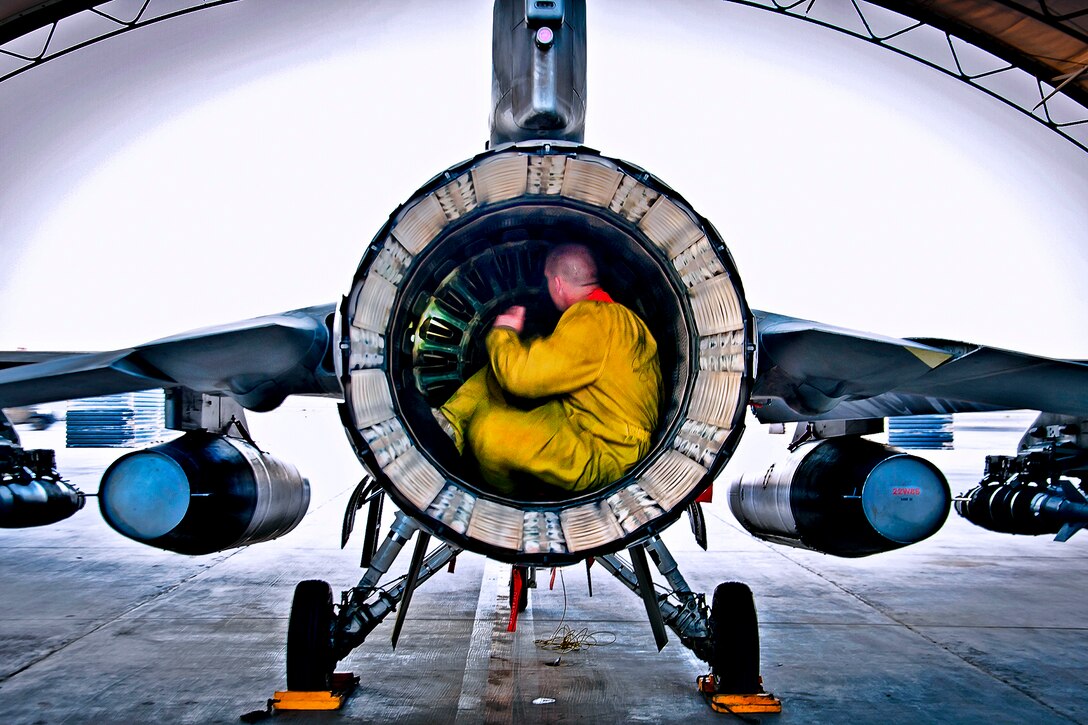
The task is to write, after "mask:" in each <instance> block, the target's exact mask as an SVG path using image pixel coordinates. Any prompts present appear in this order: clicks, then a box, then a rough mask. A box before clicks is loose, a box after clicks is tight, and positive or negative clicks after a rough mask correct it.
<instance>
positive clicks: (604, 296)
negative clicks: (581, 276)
mask: <svg viewBox="0 0 1088 725" xmlns="http://www.w3.org/2000/svg"><path fill="white" fill-rule="evenodd" d="M586 299H587V300H591V301H593V302H615V300H614V299H612V298H611V297H609V296H608V293H607V292H605V291H604V290H603V289H601V288H600V287H598V288H597V289H595V290H593V291H592V292H590V293H589V296H588V297H586Z"/></svg>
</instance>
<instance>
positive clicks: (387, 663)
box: [0, 401, 1088, 725]
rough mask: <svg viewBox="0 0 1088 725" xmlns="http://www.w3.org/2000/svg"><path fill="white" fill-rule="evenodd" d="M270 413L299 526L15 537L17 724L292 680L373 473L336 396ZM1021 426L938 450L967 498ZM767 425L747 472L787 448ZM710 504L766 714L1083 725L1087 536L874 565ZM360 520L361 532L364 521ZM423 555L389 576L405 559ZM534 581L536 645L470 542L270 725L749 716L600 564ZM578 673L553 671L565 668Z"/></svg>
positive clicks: (984, 428)
mask: <svg viewBox="0 0 1088 725" xmlns="http://www.w3.org/2000/svg"><path fill="white" fill-rule="evenodd" d="M285 407H286V409H285V410H281V411H276V412H274V413H270V414H265V415H260V416H253V419H252V420H251V427H252V429H253V432H254V435H255V437H256V438H257V440H258V442H259V443H260V444H261V445H262V447H263V448H264V449H266V450H268V451H270V452H272V453H273V454H275V455H277V456H279V457H281V458H284V459H286V460H290V461H292V462H294V463H295V464H296V465H298V467H299V468H300V470H302V471H303V472H304V473H305V474H306V475H307V476H308V477H309V478H310V481H311V486H312V491H313V500H312V503H311V508H310V513H309V514H308V515H307V517H306V519H305V520H304V521H303V523H302V524H301V525H300V526H299V527H298V528H297V529H296V530H295V531H293V532H292V533H290V534H288V535H287V536H285V537H283V538H281V539H279V540H277V541H274V542H270V543H266V544H259V545H256V546H252V547H249V548H244V549H238V550H232V551H226V552H222V553H218V554H212V555H209V556H200V557H184V556H178V555H175V554H170V553H167V552H161V551H157V550H154V549H150V548H148V547H145V546H142V545H139V544H136V543H134V542H130V541H128V540H127V539H124V538H123V537H121V536H120V535H118V534H115V533H114V532H113V531H112V530H110V529H109V528H108V527H107V526H106V525H105V524H104V523H103V521H102V519H101V517H100V516H99V514H98V511H97V504H96V502H95V501H94V500H93V499H91V500H90V501H89V502H88V506H87V508H86V509H85V510H84V511H81V512H80V513H79V514H77V515H76V516H74V517H73V518H71V519H69V520H68V521H65V522H62V523H60V524H57V525H55V526H52V527H45V528H40V529H26V530H6V531H0V606H2V611H3V616H0V722H2V723H115V722H116V723H164V722H168V723H234V722H238V721H239V720H238V718H239V716H240V715H242V714H243V713H246V712H248V711H252V710H256V709H261V708H263V707H264V705H265V702H266V700H267V699H268V698H270V697H271V696H272V694H273V692H274V691H275V690H279V689H283V688H284V687H285V682H284V656H285V645H284V641H285V636H286V630H287V616H288V611H289V609H290V602H291V597H292V594H293V590H294V586H295V584H296V583H297V582H298V581H300V580H303V579H315V578H316V579H325V580H327V581H329V582H330V583H332V585H333V589H334V592H336V593H338V592H339V591H341V590H342V589H346V588H348V587H350V586H352V585H353V584H354V583H356V582H357V580H358V578H359V576H360V575H361V570H359V568H358V558H359V547H360V546H361V543H360V541H359V539H360V538H361V537H359V536H358V534H357V535H356V539H355V540H354V541H352V542H349V544H348V547H347V549H346V550H343V551H342V550H341V549H340V548H339V537H340V522H341V518H342V515H343V510H344V506H345V504H346V500H347V497H348V495H349V494H350V492H351V490H352V488H353V487H354V485H355V483H356V482H357V481H358V478H359V473H360V469H359V466H358V463H357V462H356V461H355V459H354V456H353V454H352V453H351V451H350V449H349V446H348V444H347V440H346V438H345V436H344V435H343V432H342V431H341V429H340V426H339V422H338V421H337V419H336V414H335V409H334V408H333V407H332V406H330V405H328V404H326V403H325V402H324V401H316V402H315V401H304V402H289V404H288V406H285ZM1026 421H1030V418H1024V416H1020V417H1019V418H1016V417H1015V416H1013V417H1011V418H1009V419H1004V418H1002V419H998V420H997V421H996V423H994V422H993V421H992V419H991V420H988V421H983V422H982V423H980V424H979V425H978V426H976V428H977V429H975V430H971V429H969V428H968V426H967V425H965V426H963V430H962V431H959V430H958V431H957V438H958V441H959V446H960V448H961V450H957V451H953V452H937V453H934V454H932V455H931V456H930V457H931V459H932V460H934V461H936V462H937V463H938V465H940V466H942V468H944V469H945V471H946V473H947V474H948V475H949V479H950V483H951V486H952V489H953V493H960V492H962V491H964V490H966V489H967V488H969V487H970V486H971V485H973V484H974V482H976V481H977V479H978V477H979V474H980V472H981V467H982V460H983V456H984V455H985V454H986V453H999V452H1009V451H1011V450H1012V449H1013V448H1014V447H1015V444H1016V440H1017V439H1018V438H1019V435H1018V434H1017V433H1015V432H1013V431H1011V430H1009V429H1008V428H1009V426H1010V425H1015V424H1020V423H1024V424H1026ZM20 433H21V434H22V435H23V436H24V444H25V445H26V446H27V447H31V448H33V447H56V448H57V455H58V459H59V463H60V467H61V470H62V472H63V473H64V474H65V475H66V476H68V477H69V478H70V479H71V480H72V481H73V482H74V483H76V484H77V485H79V486H80V487H81V488H82V489H83V490H84V491H87V492H94V491H95V490H96V489H97V485H98V483H97V481H98V475H99V474H100V472H101V470H102V469H103V468H104V467H105V466H106V465H107V464H108V463H109V462H110V461H111V460H112V459H113V458H115V457H117V456H118V455H120V454H121V453H123V451H118V450H67V449H64V448H63V427H62V426H57V427H55V428H53V429H52V430H50V431H46V432H42V433H35V432H32V431H25V430H20ZM786 442H787V441H786V439H784V438H783V437H781V436H767V435H766V434H765V433H764V431H763V429H762V428H760V427H758V426H754V427H753V428H752V429H750V430H749V432H748V434H747V435H746V438H745V442H743V443H742V448H741V450H740V451H739V452H738V455H737V456H736V458H735V460H734V461H733V462H731V463H730V466H729V468H728V469H727V473H726V475H725V477H726V478H728V477H729V476H731V475H732V474H733V473H735V472H737V471H738V470H741V469H742V468H744V467H747V468H756V467H759V466H761V465H763V466H765V465H766V464H768V463H769V462H770V461H769V460H768V458H767V456H768V455H770V452H771V451H777V450H780V449H781V448H783V447H784V446H785V444H786ZM719 488H720V490H719V492H718V497H717V498H718V500H717V501H716V502H715V503H714V504H711V505H710V506H708V507H707V514H708V516H707V524H708V529H709V537H710V551H709V552H702V551H701V550H699V549H698V547H697V546H696V544H695V543H694V540H693V538H692V536H691V534H690V532H689V531H688V528H687V524H686V521H685V520H684V519H681V521H680V522H679V523H678V525H676V526H674V527H673V528H672V529H670V530H669V532H668V533H667V536H666V543H667V544H668V545H669V546H670V548H671V549H672V551H673V553H674V555H675V556H676V558H677V559H678V561H679V563H680V565H681V569H682V571H683V572H684V573H685V575H686V577H687V578H688V581H689V583H690V584H691V585H692V587H693V588H694V589H696V590H697V591H704V592H708V593H709V592H712V591H713V589H714V587H715V586H716V585H717V584H718V583H719V582H721V581H729V580H739V581H744V582H747V583H748V584H749V585H750V586H751V588H752V590H753V592H754V594H755V600H756V606H757V609H758V613H759V619H760V633H761V645H762V672H763V678H764V684H765V687H766V688H767V689H768V690H770V691H772V692H774V693H775V694H776V695H777V696H778V697H780V698H781V700H782V702H783V712H782V713H781V714H780V715H760V716H759V718H760V719H761V720H762V721H763V722H765V723H783V724H785V723H842V722H866V723H867V722H874V723H875V722H879V723H912V724H913V723H938V722H939V723H946V722H970V723H976V722H986V723H990V724H993V723H1025V722H1031V723H1068V722H1082V723H1088V697H1086V694H1085V693H1088V647H1086V646H1085V645H1088V628H1086V625H1085V616H1084V615H1085V613H1086V608H1085V607H1086V605H1085V592H1086V582H1088V576H1086V575H1088V556H1086V554H1088V533H1080V534H1078V535H1076V536H1074V537H1073V539H1072V540H1071V541H1069V542H1068V543H1065V544H1058V543H1055V542H1052V541H1050V539H1049V537H1013V536H1007V535H1000V534H993V533H990V532H987V531H984V530H982V529H978V528H976V527H974V526H972V525H971V524H969V523H967V522H966V521H964V520H962V519H960V518H959V517H958V516H957V515H956V514H955V513H953V514H952V515H951V516H950V518H949V520H948V523H947V524H946V525H945V527H944V528H943V529H942V530H941V531H940V532H939V533H938V534H937V535H936V536H934V537H932V538H931V539H929V540H927V541H925V542H922V543H921V544H918V545H916V546H913V547H908V548H907V549H904V550H901V551H897V552H891V553H888V554H883V555H879V556H875V557H870V558H867V559H861V560H847V559H836V558H833V557H829V556H824V555H820V554H815V553H811V552H807V551H802V550H797V549H791V548H787V547H781V546H775V545H770V544H766V543H764V542H761V541H758V540H756V539H753V538H752V537H750V536H749V535H748V534H747V533H745V532H744V531H743V530H742V529H740V527H739V526H738V525H737V524H736V522H735V521H734V520H733V519H732V517H731V516H730V514H729V513H728V509H727V507H726V505H725V502H724V498H725V495H724V494H725V491H724V489H725V487H724V485H722V486H720V487H719ZM360 525H361V524H360ZM408 558H409V557H408V555H407V553H405V554H404V555H402V558H401V559H400V560H399V561H398V562H397V566H396V567H395V570H394V575H395V574H396V573H399V571H403V570H404V569H406V568H407V560H408ZM592 573H593V594H594V596H593V597H592V598H590V597H589V596H588V594H587V584H586V575H585V568H584V567H583V566H581V565H578V566H572V567H567V568H565V569H562V570H560V571H559V573H558V576H557V577H556V581H555V586H554V588H552V589H549V586H548V584H549V574H550V572H548V571H541V572H540V573H539V587H538V588H537V589H535V590H533V591H532V593H531V596H530V605H529V609H528V611H526V612H525V613H523V614H522V616H521V618H520V619H519V623H518V629H517V631H516V632H515V633H508V632H506V624H507V618H508V616H509V603H508V598H507V580H508V576H509V567H508V566H504V565H501V564H497V563H494V562H489V561H487V560H485V559H483V558H482V557H479V556H476V555H470V554H462V555H461V556H460V557H459V558H458V560H457V566H456V571H455V572H454V573H453V574H446V573H441V574H439V575H437V576H435V577H434V578H433V579H432V580H430V581H429V582H427V583H426V584H425V585H423V586H422V587H421V588H420V589H419V590H418V591H417V592H416V595H415V598H414V600H413V602H412V605H411V610H410V612H409V614H408V618H407V621H406V624H405V627H404V631H403V633H402V635H401V639H400V644H399V645H398V648H397V650H396V651H395V652H394V651H392V649H391V647H390V634H391V631H392V626H393V618H392V617H390V618H389V619H388V620H387V621H386V622H384V623H383V624H382V625H381V626H379V627H378V629H377V630H375V632H374V633H373V634H372V635H371V636H370V638H369V639H368V640H367V642H366V643H365V644H364V645H363V646H362V647H361V648H359V649H358V650H356V651H355V652H354V653H353V654H352V655H351V656H350V657H349V658H348V659H346V660H345V661H344V662H342V663H341V665H340V667H339V668H338V669H340V670H344V671H353V672H355V673H356V674H358V675H359V676H360V677H361V685H360V687H359V689H358V690H357V691H356V692H355V694H354V695H353V696H352V697H351V698H350V699H349V700H348V701H347V702H346V704H345V705H344V707H343V708H342V709H341V710H340V711H338V712H332V713H301V712H284V711H280V712H277V714H276V715H275V716H274V718H273V720H272V721H273V722H278V723H284V724H288V725H290V724H291V723H311V722H321V723H324V722H342V721H345V722H373V723H426V724H427V725H436V724H439V723H514V722H518V723H520V722H580V721H585V722H595V723H596V722H600V723H621V722H622V723H628V722H652V723H658V722H707V723H709V722H732V721H733V719H732V718H731V717H730V716H728V715H719V714H715V713H713V712H712V711H711V710H710V708H709V707H708V706H707V704H706V703H705V702H704V701H703V700H702V699H701V697H700V696H699V694H698V693H697V692H696V690H695V678H696V676H697V675H699V674H702V673H703V672H704V671H705V667H704V665H703V663H701V662H699V661H698V660H697V659H696V658H695V657H694V656H693V655H692V654H691V653H690V652H689V651H688V650H686V649H685V648H684V647H683V646H681V645H680V644H679V642H678V641H677V640H676V638H675V637H671V639H670V642H669V644H668V645H667V646H666V647H665V648H664V650H663V651H661V652H660V653H659V652H657V651H656V648H655V646H654V642H653V636H652V634H651V632H650V627H649V625H648V624H647V622H646V619H645V611H644V609H643V605H642V603H641V601H640V600H638V599H636V598H635V597H634V596H633V595H632V594H630V593H629V592H628V591H627V590H626V589H625V588H624V587H622V586H621V585H620V584H619V583H618V582H616V581H614V580H613V579H612V578H611V577H610V576H609V575H608V574H607V573H606V572H605V571H604V570H603V569H601V567H599V566H595V567H594V568H593V570H592ZM560 623H562V624H565V625H567V626H569V627H570V628H571V629H572V630H575V631H579V630H585V632H586V633H587V634H589V635H591V636H590V637H589V641H592V642H595V645H594V646H587V647H584V648H582V649H579V650H576V651H570V652H563V653H557V652H553V651H550V650H547V649H543V648H541V647H540V646H539V645H538V644H537V643H536V640H544V639H547V638H549V637H551V636H552V635H553V633H554V632H555V631H556V629H557V627H558V626H559V625H560ZM557 659H558V664H556V660H557Z"/></svg>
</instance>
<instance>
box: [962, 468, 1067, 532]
mask: <svg viewBox="0 0 1088 725" xmlns="http://www.w3.org/2000/svg"><path fill="white" fill-rule="evenodd" d="M956 511H957V512H958V513H959V514H960V516H963V517H964V518H965V519H967V520H968V521H970V522H971V523H973V524H975V525H976V526H981V527H982V528H984V529H989V530H990V531H997V532H999V533H1003V534H1020V535H1025V536H1040V535H1042V534H1057V536H1056V537H1055V540H1057V541H1067V540H1068V539H1069V537H1071V536H1072V535H1073V534H1075V533H1076V532H1077V531H1079V530H1080V529H1082V528H1084V527H1086V526H1088V500H1086V499H1085V497H1084V494H1083V493H1082V492H1081V491H1080V490H1079V489H1077V487H1076V486H1074V485H1073V484H1072V483H1070V482H1069V481H1068V480H1061V481H1059V482H1058V483H1056V484H1045V483H1037V482H1034V481H1018V480H1013V481H1004V482H989V483H980V484H979V485H978V486H976V487H975V488H973V489H971V490H970V491H968V492H967V493H966V494H964V495H963V496H960V497H958V498H957V499H956Z"/></svg>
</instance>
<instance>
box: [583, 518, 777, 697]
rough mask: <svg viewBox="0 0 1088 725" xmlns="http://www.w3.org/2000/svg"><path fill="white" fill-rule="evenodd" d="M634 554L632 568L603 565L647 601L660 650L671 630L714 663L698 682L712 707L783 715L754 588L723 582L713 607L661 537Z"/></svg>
mask: <svg viewBox="0 0 1088 725" xmlns="http://www.w3.org/2000/svg"><path fill="white" fill-rule="evenodd" d="M630 554H631V563H630V564H628V563H627V562H625V561H623V560H622V559H620V558H619V557H617V556H615V555H614V554H609V555H606V556H601V557H598V559H597V561H599V562H600V563H601V564H602V565H603V566H604V568H605V569H607V570H608V571H609V572H611V573H612V574H613V575H614V576H615V577H616V578H617V579H619V580H620V582H622V583H623V584H624V585H625V586H626V587H627V588H628V589H630V590H631V591H633V592H634V593H635V594H638V595H639V596H640V597H642V600H643V602H644V603H645V604H646V611H647V614H648V615H649V619H650V626H651V628H652V629H653V631H654V639H655V640H656V642H657V646H658V649H661V648H662V647H664V646H665V643H666V642H667V641H668V635H667V634H666V632H665V627H666V626H667V627H668V628H670V629H672V630H673V632H675V633H676V634H677V636H679V637H680V642H681V643H683V645H684V646H685V647H687V648H688V649H690V650H691V651H692V652H694V653H695V656H696V657H698V658H699V659H701V660H703V661H704V662H706V663H708V664H709V665H710V674H708V675H703V676H701V677H699V678H698V681H697V683H698V688H699V691H700V692H702V693H703V695H704V696H705V697H706V698H707V702H708V703H709V704H710V706H711V707H712V708H713V709H714V710H715V711H717V712H729V713H734V714H735V713H742V712H781V711H782V703H781V702H780V701H779V700H778V699H777V698H775V696H774V695H772V694H770V693H767V692H764V691H763V683H762V679H761V678H760V675H759V625H758V623H757V621H756V608H755V604H754V602H753V600H752V591H751V589H749V588H748V586H747V585H745V584H742V583H740V582H725V583H722V584H719V585H718V587H717V589H715V590H714V598H713V602H712V604H711V607H710V609H707V606H706V598H705V597H704V595H702V594H698V593H696V592H693V591H691V589H690V588H689V587H688V584H687V582H686V581H685V580H684V577H683V575H681V574H680V570H679V568H678V567H677V565H676V560H675V559H673V558H672V554H670V553H669V550H668V549H667V548H665V544H664V543H663V542H662V541H661V540H660V539H659V538H657V537H654V538H651V539H650V540H649V541H647V542H646V543H645V544H640V545H638V546H636V547H632V548H631V549H630ZM647 555H649V556H648V557H647ZM647 558H649V559H651V560H653V562H654V564H656V565H657V569H658V571H660V572H661V574H662V576H664V578H665V580H666V581H667V582H668V584H669V587H671V589H669V588H665V587H662V589H663V590H664V591H658V589H657V588H656V586H655V585H654V584H653V582H652V581H651V579H650V572H649V568H648V564H647Z"/></svg>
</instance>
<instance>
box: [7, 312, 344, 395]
mask: <svg viewBox="0 0 1088 725" xmlns="http://www.w3.org/2000/svg"><path fill="white" fill-rule="evenodd" d="M333 312H334V306H333V305H321V306H316V307H307V308H303V309H299V310H292V311H290V312H284V313H281V314H277V315H268V316H265V317H257V318H254V319H251V320H245V321H242V322H235V323H230V324H226V325H220V326H217V327H211V328H206V329H202V330H195V331H193V332H187V333H183V334H181V335H175V336H173V337H168V338H164V339H162V340H156V341H154V342H150V343H147V344H144V345H139V346H136V347H133V348H128V349H124V350H114V351H111V352H102V353H84V354H65V355H57V354H56V353H44V355H46V356H47V357H46V358H45V359H43V360H40V361H35V362H30V363H28V364H23V365H18V366H17V367H11V368H8V369H4V370H0V408H8V407H13V406H19V405H33V404H36V403H47V402H53V401H58V400H72V399H75V398H86V397H91V396H96V395H110V394H113V393H125V392H133V391H137V390H148V389H151V388H160V387H162V388H167V387H174V386H184V387H187V388H191V389H193V390H197V391H200V392H204V393H219V394H225V395H229V396H230V397H232V398H234V399H235V400H237V401H238V402H239V403H241V404H242V405H244V406H245V407H246V408H249V409H251V410H271V409H272V408H275V407H276V406H278V405H279V404H280V403H281V402H282V401H283V399H284V398H285V397H286V396H287V395H292V394H312V395H339V393H340V391H339V384H338V382H337V380H336V377H335V374H334V373H333V371H332V370H331V369H330V368H329V366H328V365H327V362H326V361H327V354H328V350H329V340H330V334H329V330H328V327H327V324H326V318H327V317H328V316H329V315H331V314H333ZM19 354H20V353H15V354H14V355H15V356H18V355H19ZM31 354H33V353H31ZM6 355H8V356H12V355H13V354H11V353H8V354H6ZM9 359H14V358H9Z"/></svg>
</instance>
